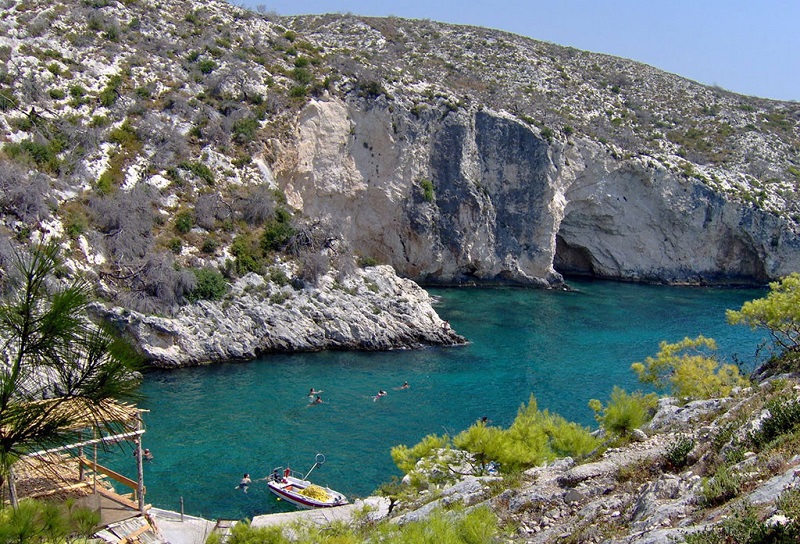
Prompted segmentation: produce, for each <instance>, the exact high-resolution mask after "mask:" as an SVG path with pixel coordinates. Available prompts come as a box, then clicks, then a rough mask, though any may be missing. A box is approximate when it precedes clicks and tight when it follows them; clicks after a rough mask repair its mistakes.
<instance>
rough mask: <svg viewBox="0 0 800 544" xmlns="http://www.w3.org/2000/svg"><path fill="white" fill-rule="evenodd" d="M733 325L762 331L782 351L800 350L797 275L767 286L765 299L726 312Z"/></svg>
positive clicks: (799, 287) (798, 284) (798, 276)
mask: <svg viewBox="0 0 800 544" xmlns="http://www.w3.org/2000/svg"><path fill="white" fill-rule="evenodd" d="M726 317H727V319H728V322H729V323H730V324H732V325H737V324H742V325H746V326H748V327H750V328H752V329H754V330H755V329H761V330H764V331H766V332H767V333H769V334H770V336H772V339H773V340H774V342H775V344H776V345H777V346H779V347H780V348H782V349H783V350H785V351H787V352H788V351H797V350H798V348H800V274H798V273H796V272H794V273H792V274H789V275H788V276H786V277H784V278H782V279H781V280H780V281H776V282H773V283H770V284H769V293H768V294H767V296H766V297H763V298H759V299H756V300H751V301H749V302H745V303H744V304H743V305H742V307H741V309H740V310H739V311H734V310H728V312H727V314H726Z"/></svg>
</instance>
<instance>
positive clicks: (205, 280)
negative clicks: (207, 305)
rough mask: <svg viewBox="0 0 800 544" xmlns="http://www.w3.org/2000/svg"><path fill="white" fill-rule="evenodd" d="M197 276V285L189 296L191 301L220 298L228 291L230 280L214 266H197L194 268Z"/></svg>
mask: <svg viewBox="0 0 800 544" xmlns="http://www.w3.org/2000/svg"><path fill="white" fill-rule="evenodd" d="M192 272H194V275H195V277H196V278H197V285H195V288H194V289H192V292H191V293H189V296H188V297H187V298H188V299H189V300H190V301H191V302H195V301H198V300H219V299H221V298H222V297H223V296H225V293H227V291H228V282H226V281H225V278H224V277H223V276H222V274H221V273H220V272H219V271H218V270H216V269H214V268H195V269H193V270H192Z"/></svg>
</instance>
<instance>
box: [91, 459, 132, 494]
mask: <svg viewBox="0 0 800 544" xmlns="http://www.w3.org/2000/svg"><path fill="white" fill-rule="evenodd" d="M78 462H79V463H80V464H82V465H84V466H85V467H87V468H90V469H92V470H93V471H95V472H99V473H100V474H105V475H106V476H108V477H109V478H111V479H112V480H116V481H117V482H119V483H121V484H122V485H124V486H127V487H130V488H131V489H133V490H134V491H135V490H136V488H137V487H138V486H139V484H137V483H136V482H135V481H133V480H131V479H130V478H127V477H125V476H123V475H122V474H119V473H118V472H114V471H113V470H111V469H110V468H106V467H104V466H102V465H96V464H95V463H94V462H93V461H89V460H88V459H86V458H85V457H78Z"/></svg>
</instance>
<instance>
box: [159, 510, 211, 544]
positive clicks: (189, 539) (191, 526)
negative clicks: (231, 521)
mask: <svg viewBox="0 0 800 544" xmlns="http://www.w3.org/2000/svg"><path fill="white" fill-rule="evenodd" d="M149 513H150V516H151V517H152V518H153V522H154V523H155V524H156V527H157V528H158V531H159V532H160V533H161V536H163V537H164V540H165V541H166V542H169V544H203V543H204V542H205V541H206V539H207V538H208V535H210V534H211V532H212V531H213V530H214V527H215V526H216V522H214V521H209V520H207V519H203V518H196V517H194V516H186V515H184V516H183V521H181V515H180V514H179V513H178V512H171V511H169V510H161V509H160V508H151V509H150V512H149Z"/></svg>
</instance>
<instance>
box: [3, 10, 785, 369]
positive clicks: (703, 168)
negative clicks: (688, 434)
mask: <svg viewBox="0 0 800 544" xmlns="http://www.w3.org/2000/svg"><path fill="white" fill-rule="evenodd" d="M0 7H1V8H2V10H1V11H2V15H0V63H2V64H0V143H1V144H2V148H0V149H1V150H0V213H1V215H0V219H1V220H2V221H1V223H2V231H3V234H4V235H5V236H6V237H7V238H8V239H9V240H10V241H11V243H12V245H21V244H22V245H24V244H26V243H29V242H30V241H35V240H37V239H40V238H42V237H45V238H47V237H56V238H58V239H60V240H62V241H63V244H64V246H65V248H67V251H68V254H69V258H70V263H71V266H72V268H73V269H74V270H79V271H82V272H84V273H88V274H90V275H92V276H94V277H95V278H96V283H97V285H98V292H99V294H100V295H101V297H102V298H103V299H104V301H105V302H106V304H107V305H108V306H109V311H111V312H112V313H114V312H117V311H118V310H113V309H112V307H116V308H118V309H119V308H125V309H128V310H133V314H131V315H134V318H132V321H133V322H132V323H131V324H129V327H130V331H131V332H132V334H133V333H134V332H135V331H136V330H137V327H139V325H140V324H141V323H143V322H144V321H143V320H145V318H146V316H148V315H152V314H161V315H162V316H165V318H167V319H170V318H171V317H170V316H177V317H178V318H179V319H181V318H182V319H184V320H188V321H192V320H193V319H194V317H193V316H194V315H195V313H194V312H197V311H198V310H197V308H193V309H190V308H189V307H188V306H187V304H188V303H190V302H195V306H197V304H196V301H198V300H205V301H207V302H206V303H205V304H207V305H209V307H210V308H211V307H213V308H215V309H216V310H209V312H211V313H214V311H221V312H222V313H224V309H225V308H226V307H227V306H226V304H230V303H231V301H232V300H233V299H234V298H236V297H238V295H235V294H233V293H238V292H239V291H238V289H241V288H242V287H241V285H240V286H239V287H237V288H235V289H233V290H231V289H232V287H231V284H232V283H234V282H236V281H237V280H238V279H240V278H244V277H245V276H247V274H250V273H254V274H256V275H258V276H260V277H261V278H263V281H264V282H265V286H264V287H260V288H258V289H255V291H256V292H258V293H260V295H259V296H258V297H254V299H253V300H251V301H250V302H248V303H247V304H248V305H250V306H251V307H253V305H265V304H266V305H272V306H284V307H286V309H287V311H288V310H292V308H291V306H292V299H293V298H294V294H293V293H295V292H297V291H299V290H304V292H306V293H311V294H312V296H313V293H314V292H315V291H314V290H315V289H317V288H318V287H319V286H325V285H327V286H328V287H326V288H327V289H329V290H331V289H332V291H331V292H333V293H338V294H341V295H342V296H353V294H356V295H357V293H358V289H355V288H354V287H352V286H349V287H348V286H347V285H348V284H347V282H346V281H345V280H346V278H350V277H355V276H353V275H354V274H355V272H356V269H358V268H359V267H364V266H371V265H374V264H378V263H380V264H389V265H392V267H393V268H394V270H396V271H397V273H398V274H399V275H401V276H405V277H408V278H411V279H413V280H416V281H418V282H427V283H457V284H460V283H487V282H504V283H509V282H510V283H521V284H528V285H541V286H552V285H558V284H560V283H561V282H562V274H563V273H577V274H587V275H593V276H597V277H605V278H614V279H623V280H633V281H657V282H675V283H724V284H728V283H737V284H740V283H744V284H752V283H763V282H765V281H767V280H769V279H773V278H776V277H779V276H781V275H784V274H786V273H787V272H789V271H792V270H797V269H798V268H800V251H798V230H797V223H796V220H797V218H798V217H800V215H798V213H800V211H799V210H798V198H797V184H798V182H799V181H800V166H798V165H797V164H796V162H795V161H796V160H797V156H798V153H797V152H798V149H800V136H799V135H800V129H798V120H800V106H799V105H798V104H796V103H787V102H776V101H768V100H761V99H755V98H749V97H743V96H738V95H735V94H732V93H729V92H726V91H723V90H720V89H716V88H710V87H705V86H702V85H698V84H696V83H693V82H691V81H688V80H685V79H682V78H680V77H677V76H674V75H671V74H666V73H664V72H660V71H658V70H655V69H653V68H651V67H648V66H645V65H641V64H637V63H634V62H631V61H627V60H623V59H618V58H613V57H609V56H604V55H598V54H591V53H585V52H580V51H576V50H574V49H569V48H563V47H559V46H556V45H552V44H547V43H542V42H537V41H535V40H531V39H528V38H523V37H519V36H514V35H510V34H506V33H502V32H498V31H492V30H486V29H481V28H474V27H462V26H453V25H445V24H440V23H435V22H431V21H410V20H402V19H397V18H383V19H374V18H363V17H354V16H342V15H329V16H314V17H294V18H279V17H274V16H268V15H264V14H258V13H254V12H249V11H246V10H242V9H240V8H237V7H234V6H231V5H229V4H227V3H224V2H220V1H210V2H203V3H199V2H182V1H177V0H166V1H159V2H155V1H151V0H125V1H121V2H117V1H113V0H86V1H83V2H79V3H74V2H45V1H43V0H41V1H40V0H25V1H23V0H2V1H0ZM4 251H7V250H4ZM381 270H383V272H381V273H382V274H389V275H391V274H392V272H391V270H388V269H381ZM326 278H327V279H326ZM359 281H361V280H359ZM245 283H247V282H245ZM251 283H252V282H251ZM226 284H227V285H226ZM378 284H380V285H387V286H388V285H390V284H391V285H394V284H395V283H394V280H390V281H388V282H373V283H371V284H370V285H378ZM361 285H363V286H365V287H364V289H367V290H369V289H368V288H367V286H366V284H363V282H362V283H361ZM250 289H251V292H253V289H254V288H252V287H251V288H250ZM353 289H355V291H353ZM365 292H366V291H362V293H365ZM386 296H388V297H393V296H396V295H395V294H393V293H392V292H391V291H387V292H386ZM226 298H227V302H226ZM301 298H302V297H301ZM236 301H237V302H241V297H239V298H236ZM295 302H296V303H297V304H299V305H301V306H302V305H303V304H305V303H301V302H298V301H295ZM425 304H429V302H428V303H425ZM409 308H410V307H405V308H403V309H402V311H398V310H397V309H392V308H384V309H381V310H380V311H381V312H388V313H389V314H391V315H394V316H396V317H400V319H399V321H400V322H403V324H399V325H398V327H397V329H394V330H396V332H397V336H396V337H395V340H392V334H394V333H390V335H389V338H384V339H382V340H380V341H378V342H372V341H368V342H360V341H357V340H356V339H354V338H353V337H349V335H347V334H345V337H340V333H341V331H338V332H330V334H332V335H333V336H327V334H328V333H323V334H322V335H320V334H318V333H313V334H312V333H309V335H312V336H315V337H318V338H319V341H318V342H310V343H309V342H304V341H302V340H300V341H298V342H297V343H286V342H281V341H276V339H275V338H271V337H270V334H271V332H270V327H269V326H268V325H265V324H263V323H260V324H258V325H257V326H258V327H262V328H263V329H264V330H263V332H259V333H258V334H257V335H256V337H258V338H260V340H258V341H257V342H255V344H253V345H252V346H250V347H251V348H252V349H250V348H248V349H247V350H245V351H244V352H243V356H246V357H249V356H252V354H253V353H258V352H259V351H261V350H271V349H280V346H284V349H292V348H290V347H289V346H299V345H303V346H305V348H304V349H323V348H325V347H331V346H337V347H341V346H347V345H350V346H353V347H366V348H370V347H371V348H376V347H380V348H384V347H386V346H387V345H389V346H390V345H397V346H400V345H402V346H405V345H415V344H416V343H417V342H422V343H427V342H433V343H438V342H441V341H444V342H445V343H449V342H458V341H462V340H463V339H458V338H457V336H456V335H455V334H454V333H452V331H449V332H447V334H445V335H444V338H443V337H442V335H441V331H442V330H445V329H444V328H443V324H442V323H441V322H440V321H436V320H435V319H434V320H433V321H430V320H429V321H426V324H422V323H421V322H419V321H418V322H416V323H414V322H413V320H412V324H411V325H409V324H408V321H407V320H404V318H402V315H404V314H412V313H413V312H411V311H410V310H409ZM296 309H297V308H294V310H296ZM430 311H431V312H433V310H432V309H431V310H430ZM181 312H183V314H182V316H183V317H181V315H178V314H181ZM423 313H424V314H425V315H428V313H427V310H426V311H425V312H423ZM367 314H369V311H368V312H366V314H359V315H361V316H362V317H361V318H360V319H361V320H362V321H361V324H360V325H357V326H355V327H343V328H342V330H348V329H350V330H362V331H363V327H364V326H365V325H364V324H363V323H364V319H363V317H364V315H367ZM433 315H435V312H433ZM321 319H322V318H321V317H315V318H312V320H315V323H317V324H318V323H319V322H320V320H321ZM437 319H438V318H437ZM367 321H369V320H367ZM214 323H215V325H211V327H217V328H221V329H226V328H227V327H228V325H227V324H221V323H220V322H218V321H214ZM409 326H410V327H411V328H412V329H413V328H415V327H422V328H423V329H425V331H426V332H424V333H423V334H420V335H416V338H415V339H414V340H413V341H411V343H410V344H409V337H408V336H407V335H406V332H407V330H408V327H409ZM370 327H376V328H377V329H380V328H382V327H384V324H383V323H380V320H376V321H375V322H374V323H373V324H372V325H370ZM322 328H323V329H325V327H322ZM166 329H169V330H171V331H172V332H169V333H164V334H166V336H167V339H166V340H164V339H163V338H160V337H159V335H155V336H153V335H151V334H150V333H147V334H144V333H142V332H141V330H142V329H138V331H139V332H138V333H136V334H138V335H139V337H142V335H144V336H147V337H151V338H155V337H159V338H160V339H159V341H158V342H157V344H158V345H159V346H161V348H159V349H162V348H163V346H174V345H182V346H184V347H182V348H180V349H179V350H178V351H181V353H185V352H186V350H187V349H188V350H189V351H192V352H193V353H196V354H197V355H195V356H192V357H188V358H181V357H183V356H180V357H178V359H180V360H181V361H184V362H201V361H203V360H204V357H207V359H218V358H224V357H226V356H228V355H229V354H230V353H232V352H236V350H235V349H234V350H233V351H232V352H231V351H228V350H226V349H225V348H222V349H221V350H215V351H214V352H213V354H212V352H210V351H207V350H206V349H205V348H203V349H195V348H196V346H195V347H192V348H188V347H186V346H188V343H194V344H197V342H199V343H201V344H208V342H207V341H206V340H202V339H200V337H197V338H195V340H191V341H190V340H187V339H186V338H185V337H183V336H182V335H183V334H184V332H177V331H178V330H182V331H185V330H186V328H185V327H182V326H177V325H175V326H173V325H170V326H166ZM226 330H227V329H226ZM159 334H160V333H159ZM235 334H236V333H235V331H234V333H232V334H231V335H232V336H235ZM298 334H299V335H300V336H302V335H303V332H302V331H300V332H299V333H298ZM201 336H202V335H201ZM367 336H368V337H372V338H375V336H374V335H373V334H370V335H367ZM412 336H413V335H412ZM401 337H402V338H405V340H400V338H401ZM187 342H188V343H187ZM211 343H212V344H217V345H218V342H217V341H213V342H211ZM162 344H163V345H162ZM276 346H278V347H277V348H276ZM164 349H166V348H164ZM170 349H171V348H170ZM157 352H158V350H151V353H152V354H155V353H157ZM153 357H156V358H157V356H156V355H153ZM207 359H206V360H207Z"/></svg>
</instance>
